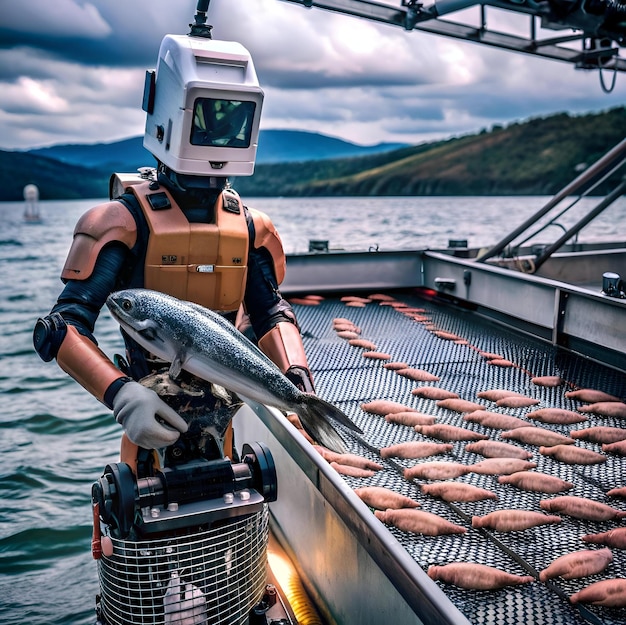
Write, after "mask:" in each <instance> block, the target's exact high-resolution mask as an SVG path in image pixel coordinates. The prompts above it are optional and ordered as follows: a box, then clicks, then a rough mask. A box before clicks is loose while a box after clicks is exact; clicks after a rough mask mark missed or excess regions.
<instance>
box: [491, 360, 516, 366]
mask: <svg viewBox="0 0 626 625" xmlns="http://www.w3.org/2000/svg"><path fill="white" fill-rule="evenodd" d="M487 364H488V365H492V366H494V367H505V368H506V367H514V366H515V363H514V362H512V361H511V360H508V359H507V358H490V359H489V360H487Z"/></svg>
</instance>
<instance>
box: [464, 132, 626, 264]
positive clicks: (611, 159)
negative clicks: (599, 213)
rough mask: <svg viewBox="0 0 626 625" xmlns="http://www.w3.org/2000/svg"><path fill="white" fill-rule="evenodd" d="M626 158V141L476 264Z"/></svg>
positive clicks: (567, 186) (587, 170)
mask: <svg viewBox="0 0 626 625" xmlns="http://www.w3.org/2000/svg"><path fill="white" fill-rule="evenodd" d="M625 158H626V139H624V140H622V141H621V142H620V143H618V144H617V145H616V146H615V147H614V148H613V149H612V150H609V151H608V152H607V153H606V154H605V155H604V156H602V157H601V158H600V159H598V160H597V161H596V162H595V163H594V164H593V165H592V166H591V167H589V168H587V169H586V170H585V171H584V172H583V173H582V174H580V176H578V177H577V178H575V179H574V180H573V181H572V182H570V183H569V184H568V185H566V186H565V187H564V188H563V189H561V191H559V192H558V193H557V194H556V195H555V196H554V197H553V198H552V199H551V200H550V201H549V202H548V203H547V204H546V205H545V206H544V207H543V208H541V209H540V210H539V211H537V212H536V213H535V214H534V215H533V216H532V217H530V218H529V219H527V220H526V221H525V222H524V223H523V224H522V225H521V226H519V227H517V228H516V229H515V230H513V232H511V233H510V234H509V235H507V236H506V237H505V238H504V239H502V240H501V241H500V242H499V243H497V244H496V245H494V246H493V247H492V248H491V249H490V250H488V251H487V252H485V253H484V254H481V255H480V256H478V257H477V258H476V262H479V263H482V262H485V261H486V260H487V259H488V258H491V257H492V256H496V255H497V254H499V253H500V252H501V251H502V250H503V249H504V248H505V247H506V246H507V245H508V244H509V243H510V242H511V241H513V240H514V239H515V238H516V237H518V236H519V235H520V234H522V232H524V231H525V230H527V229H528V228H530V226H532V225H533V224H535V223H536V222H537V220H538V219H540V218H541V217H543V216H544V215H545V214H546V213H548V212H549V211H551V210H552V209H553V208H554V207H555V206H556V205H557V204H558V203H559V202H561V201H562V200H563V199H565V198H566V197H567V196H568V195H571V194H573V193H574V192H575V191H577V190H578V189H580V188H581V187H582V186H584V185H585V184H587V183H588V182H590V181H591V180H592V179H593V178H594V177H595V176H597V175H600V174H602V173H603V172H604V171H606V170H607V169H609V168H610V167H612V166H613V165H614V163H615V162H616V161H618V160H620V159H621V160H624V159H625Z"/></svg>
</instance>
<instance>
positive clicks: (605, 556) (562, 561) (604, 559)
mask: <svg viewBox="0 0 626 625" xmlns="http://www.w3.org/2000/svg"><path fill="white" fill-rule="evenodd" d="M611 562H613V554H612V553H611V550H610V549H608V548H606V547H605V548H604V549H583V550H582V551H575V552H574V553H567V554H565V555H564V556H561V557H560V558H557V559H556V560H554V562H552V564H550V566H548V567H547V568H545V569H543V571H541V573H539V579H540V580H541V581H542V582H545V581H546V580H548V579H552V578H553V577H560V578H562V579H577V578H579V577H588V576H589V575H595V574H596V573H602V571H604V569H606V567H607V566H609V564H611Z"/></svg>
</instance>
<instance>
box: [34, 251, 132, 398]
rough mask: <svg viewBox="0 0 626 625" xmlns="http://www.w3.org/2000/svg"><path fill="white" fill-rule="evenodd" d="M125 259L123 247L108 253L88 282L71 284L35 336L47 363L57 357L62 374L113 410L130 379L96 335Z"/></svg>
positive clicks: (38, 348)
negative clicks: (106, 351)
mask: <svg viewBox="0 0 626 625" xmlns="http://www.w3.org/2000/svg"><path fill="white" fill-rule="evenodd" d="M124 258H125V251H124V249H123V248H121V246H113V245H111V246H107V247H106V248H104V250H103V251H102V252H101V253H100V256H99V257H98V260H97V263H96V264H95V266H96V270H95V271H94V272H93V273H92V274H91V275H90V276H88V277H86V279H84V280H80V281H79V280H70V281H68V282H67V284H66V285H65V288H64V289H63V292H62V293H61V295H60V296H59V299H58V301H57V304H56V305H55V306H54V308H53V309H52V311H51V313H50V315H48V316H47V317H44V318H42V319H39V320H38V321H37V323H36V325H35V330H34V334H33V342H34V345H35V349H36V350H37V353H38V354H39V356H40V357H41V358H42V359H43V360H44V361H46V362H48V361H50V360H53V359H54V358H56V360H57V363H58V364H59V366H60V367H61V369H63V370H64V371H65V372H66V373H68V374H69V375H70V376H71V377H72V378H74V379H75V380H76V381H77V382H78V383H79V384H80V385H81V386H83V387H84V388H85V389H86V390H87V391H89V392H90V393H91V394H92V395H93V396H94V397H96V398H97V399H98V400H100V401H101V402H102V403H104V404H105V405H106V406H108V407H109V408H111V407H112V399H113V397H114V396H115V394H116V393H117V391H118V390H119V389H120V387H121V386H122V385H123V384H124V383H125V382H126V381H128V379H129V378H127V376H126V375H125V374H124V373H123V372H122V371H120V370H119V369H118V368H117V367H116V366H115V365H114V364H113V363H112V362H111V361H110V360H109V358H108V357H107V356H106V355H105V354H104V352H103V351H102V350H100V348H99V347H98V344H97V342H96V339H95V338H94V337H93V334H92V332H93V328H94V324H95V322H96V319H97V317H98V313H99V311H100V309H101V307H102V306H103V305H104V302H105V300H106V298H107V296H108V294H109V293H110V292H111V291H113V290H115V288H114V284H115V280H116V275H117V272H118V271H119V269H120V267H121V266H122V263H123V262H124Z"/></svg>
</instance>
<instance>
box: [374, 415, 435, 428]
mask: <svg viewBox="0 0 626 625" xmlns="http://www.w3.org/2000/svg"><path fill="white" fill-rule="evenodd" d="M436 420H437V419H435V417H433V416H432V415H427V414H422V413H421V412H390V413H389V414H386V415H385V421H387V422H388V423H397V424H398V425H408V426H411V427H414V426H416V425H433V424H434V423H435V421H436Z"/></svg>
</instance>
